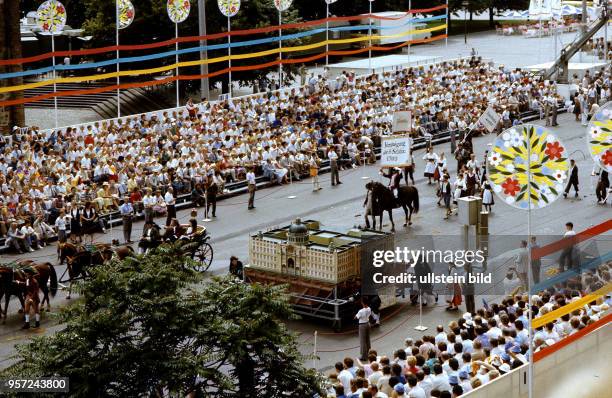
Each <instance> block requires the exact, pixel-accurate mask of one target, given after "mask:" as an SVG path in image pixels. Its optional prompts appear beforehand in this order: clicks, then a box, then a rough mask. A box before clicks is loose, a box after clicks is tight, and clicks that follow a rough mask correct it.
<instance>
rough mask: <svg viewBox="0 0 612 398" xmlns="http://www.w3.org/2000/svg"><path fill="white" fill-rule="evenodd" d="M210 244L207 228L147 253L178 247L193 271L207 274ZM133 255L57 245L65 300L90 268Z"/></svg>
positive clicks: (126, 250)
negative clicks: (65, 286) (65, 285)
mask: <svg viewBox="0 0 612 398" xmlns="http://www.w3.org/2000/svg"><path fill="white" fill-rule="evenodd" d="M209 240H210V235H209V234H208V233H207V231H206V228H205V227H203V226H199V227H198V229H197V231H196V232H195V233H194V234H190V235H184V236H182V237H180V238H179V239H176V240H174V241H163V240H159V241H155V242H154V244H153V245H149V249H148V250H153V249H156V248H157V247H159V246H161V245H165V244H171V243H176V244H180V245H181V246H182V247H183V248H184V250H183V253H184V255H185V256H188V257H190V258H191V259H192V260H195V261H196V263H197V265H196V269H197V270H198V271H199V272H206V271H207V270H208V268H209V267H210V265H211V264H212V259H213V248H212V246H211V245H210V243H209V242H208V241H209ZM132 255H134V249H133V248H132V247H131V246H129V245H111V244H108V243H101V244H91V245H82V244H73V243H61V244H59V245H58V258H59V262H60V264H63V263H66V270H65V271H64V273H63V274H62V275H61V276H60V278H59V282H60V283H69V284H70V287H69V289H68V296H67V298H70V293H71V290H72V282H74V281H77V280H80V279H86V278H88V277H89V276H90V272H89V270H90V269H91V267H96V266H102V265H104V263H106V262H107V261H110V260H111V259H113V258H117V259H119V260H123V259H124V258H126V257H129V256H132Z"/></svg>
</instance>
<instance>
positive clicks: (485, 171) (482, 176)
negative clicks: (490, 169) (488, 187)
mask: <svg viewBox="0 0 612 398" xmlns="http://www.w3.org/2000/svg"><path fill="white" fill-rule="evenodd" d="M489 145H490V144H489ZM488 156H489V150H488V149H487V150H486V151H485V153H484V159H483V161H482V164H483V166H482V174H481V175H480V185H483V184H484V182H485V181H486V180H487V167H486V164H487V157H488Z"/></svg>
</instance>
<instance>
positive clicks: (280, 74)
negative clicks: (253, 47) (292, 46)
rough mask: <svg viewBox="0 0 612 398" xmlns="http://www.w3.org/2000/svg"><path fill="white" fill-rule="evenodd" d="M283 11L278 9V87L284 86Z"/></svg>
mask: <svg viewBox="0 0 612 398" xmlns="http://www.w3.org/2000/svg"><path fill="white" fill-rule="evenodd" d="M282 22H283V12H282V11H281V10H280V9H279V10H278V89H279V90H280V89H281V88H282V87H283V40H282V31H283V30H282V29H281V26H282V24H283V23H282Z"/></svg>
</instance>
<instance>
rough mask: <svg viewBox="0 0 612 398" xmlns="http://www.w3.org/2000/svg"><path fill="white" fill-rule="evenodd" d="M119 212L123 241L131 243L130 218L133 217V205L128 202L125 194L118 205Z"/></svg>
mask: <svg viewBox="0 0 612 398" xmlns="http://www.w3.org/2000/svg"><path fill="white" fill-rule="evenodd" d="M119 212H120V213H121V219H122V220H123V241H124V242H125V243H132V219H133V217H134V207H133V206H132V204H131V203H130V200H129V198H128V197H127V196H126V197H125V199H124V200H123V204H122V205H121V206H119Z"/></svg>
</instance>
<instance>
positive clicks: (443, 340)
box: [436, 325, 448, 345]
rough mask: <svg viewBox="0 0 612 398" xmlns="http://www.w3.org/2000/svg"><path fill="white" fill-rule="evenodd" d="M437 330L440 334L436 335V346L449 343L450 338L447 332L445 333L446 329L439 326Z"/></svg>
mask: <svg viewBox="0 0 612 398" xmlns="http://www.w3.org/2000/svg"><path fill="white" fill-rule="evenodd" d="M436 330H437V332H438V334H437V335H436V345H438V344H440V343H447V342H448V337H447V335H446V332H444V327H443V326H442V325H438V326H437V328H436Z"/></svg>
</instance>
